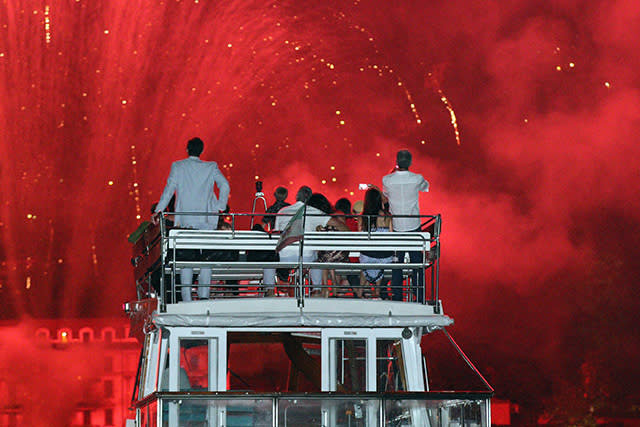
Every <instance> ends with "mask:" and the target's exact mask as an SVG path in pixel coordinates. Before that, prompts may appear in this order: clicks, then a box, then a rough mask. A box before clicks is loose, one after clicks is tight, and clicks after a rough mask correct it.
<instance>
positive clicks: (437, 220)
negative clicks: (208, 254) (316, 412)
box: [132, 212, 442, 311]
mask: <svg viewBox="0 0 640 427" xmlns="http://www.w3.org/2000/svg"><path fill="white" fill-rule="evenodd" d="M173 215H181V216H188V215H197V216H205V215H209V216H220V217H223V218H225V219H229V218H230V219H231V221H230V222H231V230H230V233H231V238H235V237H236V232H239V231H244V230H240V229H239V228H238V225H239V224H240V223H241V219H243V218H254V217H262V216H265V215H270V216H286V217H291V215H289V214H278V213H276V214H271V213H269V214H266V213H224V214H223V213H220V214H207V213H203V212H176V213H162V215H161V220H160V221H159V222H160V224H159V229H160V230H159V231H160V232H159V235H160V239H159V240H160V242H158V243H157V244H159V245H161V246H160V247H161V248H162V250H160V258H161V259H160V263H159V266H158V267H159V268H160V270H161V271H164V266H168V267H169V268H170V278H172V280H171V281H172V282H173V283H169V282H168V281H167V280H166V279H167V278H166V277H165V274H164V273H161V274H159V277H158V278H156V279H155V280H156V281H157V282H159V283H158V284H159V288H160V289H159V295H158V297H159V298H160V302H161V304H160V310H161V311H165V310H166V304H167V303H171V302H175V291H176V289H175V286H173V284H175V277H176V274H177V272H178V269H179V268H181V267H185V266H201V265H208V266H215V267H216V269H218V270H225V269H226V270H232V269H237V270H243V269H246V270H247V271H252V264H251V263H253V270H258V269H259V268H263V267H267V268H270V267H276V268H290V267H291V266H290V265H288V264H286V263H281V262H276V263H275V264H272V263H271V262H267V263H259V265H258V263H256V262H253V261H252V262H248V263H246V264H244V263H243V262H242V261H236V262H226V261H203V262H196V261H187V260H182V261H173V260H175V259H176V257H175V255H176V254H175V245H173V253H172V255H173V258H172V259H173V260H171V257H168V255H169V252H167V249H168V242H169V241H170V240H171V239H172V237H170V236H169V230H170V229H171V228H169V226H168V221H170V219H171V217H172V216H173ZM308 216H326V215H317V214H308ZM341 216H345V217H349V218H366V217H372V215H368V216H367V215H364V216H363V215H341ZM397 217H403V218H405V217H406V218H420V219H421V221H422V226H421V230H422V231H428V232H429V233H430V234H429V237H428V239H427V238H425V237H423V236H422V235H420V236H421V239H423V245H424V247H425V248H426V252H425V251H422V254H421V262H420V263H419V264H418V265H417V268H419V269H422V271H423V272H422V273H421V274H424V279H425V280H424V282H423V283H422V295H424V297H423V301H421V302H422V303H427V304H431V305H435V306H436V309H438V301H439V286H438V282H439V270H440V256H439V254H440V233H441V227H442V223H441V216H440V214H437V215H397ZM202 231H204V230H202ZM212 231H213V230H212ZM256 233H260V232H259V231H256ZM321 233H325V232H308V233H306V234H305V235H312V236H313V238H314V239H316V238H317V237H319V234H321ZM326 233H327V236H328V237H329V238H330V237H331V233H335V232H332V231H329V232H326ZM338 233H343V234H342V235H344V233H348V232H338ZM361 233H366V236H368V239H369V240H376V239H381V237H380V235H379V234H377V233H376V232H372V231H367V232H360V234H359V236H360V237H362V234H361ZM267 234H268V235H269V236H270V237H271V238H272V239H274V238H275V237H277V236H278V235H279V232H277V231H272V232H267ZM381 234H382V233H381ZM384 235H385V237H386V238H390V239H393V233H384ZM336 237H337V236H336ZM354 237H355V236H354ZM310 238H311V237H307V239H310ZM181 239H188V237H185V236H182V237H181ZM274 240H275V239H274ZM409 242H410V241H409ZM272 243H273V242H272ZM153 244H154V245H155V244H156V243H153ZM409 244H410V243H409ZM240 246H241V245H240ZM408 247H411V246H408ZM314 249H315V248H314ZM234 250H236V249H234ZM237 250H241V251H243V249H242V248H239V249H237ZM266 250H268V249H266ZM326 250H338V249H336V248H333V249H328V248H327V249H326ZM363 250H365V248H364V247H363ZM367 250H375V249H370V248H367ZM387 250H388V249H387ZM409 250H410V249H409ZM146 252H147V253H149V252H150V249H149V248H147V249H146ZM141 256H144V254H143V255H141ZM141 256H137V257H135V256H134V259H135V260H137V259H138V258H140V257H141ZM134 259H132V262H134ZM136 262H137V261H136ZM225 263H228V266H224V265H223V264H225ZM298 264H299V268H298V270H300V267H301V268H302V269H305V270H306V269H307V268H320V269H332V270H334V269H340V270H341V271H343V272H344V271H345V268H347V269H348V270H352V271H353V272H354V273H353V274H355V273H357V272H358V271H360V270H365V269H375V267H373V265H371V264H369V265H363V264H358V263H351V264H348V263H340V264H337V263H319V262H303V261H302V260H301V261H300V262H299V263H298ZM134 265H135V262H134ZM154 266H155V264H154ZM376 266H377V267H379V268H380V269H393V268H394V267H399V266H398V264H396V263H394V265H389V264H381V265H376ZM367 267H368V268H367ZM372 267H373V268H372ZM401 268H402V269H403V270H405V271H406V270H407V269H416V263H409V264H406V263H402V267H401ZM426 269H428V270H430V276H431V277H430V282H431V286H430V288H431V289H430V294H429V295H430V296H429V298H428V299H427V298H426V296H427V292H426V291H427V289H428V288H427V283H426V282H427V280H426V279H427V275H426V271H424V270H426ZM151 274H152V273H151V272H147V274H146V275H145V276H144V279H145V280H146V282H145V283H147V282H148V283H147V285H148V286H149V292H150V291H151V289H150V288H151V283H150V281H151V278H150V276H151ZM156 274H157V273H156ZM297 276H298V280H297V281H296V283H295V288H297V289H298V291H297V292H296V297H297V298H299V299H300V300H301V301H300V303H301V304H304V298H305V286H304V281H305V277H304V276H303V275H301V274H298V275H297ZM136 279H137V281H138V282H140V281H141V280H142V279H139V278H136ZM138 284H139V286H140V283H138ZM332 287H334V285H332ZM348 288H350V289H354V288H353V287H352V286H348ZM168 291H169V292H168ZM167 295H169V296H170V298H167Z"/></svg>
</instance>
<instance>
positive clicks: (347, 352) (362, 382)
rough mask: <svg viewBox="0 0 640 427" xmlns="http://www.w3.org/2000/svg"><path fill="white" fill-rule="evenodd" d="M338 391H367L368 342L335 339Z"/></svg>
mask: <svg viewBox="0 0 640 427" xmlns="http://www.w3.org/2000/svg"><path fill="white" fill-rule="evenodd" d="M334 341H335V348H336V353H335V357H336V364H335V366H336V372H335V375H336V391H342V392H345V393H355V392H360V391H367V340H364V339H335V340H334Z"/></svg>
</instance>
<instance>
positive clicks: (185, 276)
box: [180, 268, 211, 302]
mask: <svg viewBox="0 0 640 427" xmlns="http://www.w3.org/2000/svg"><path fill="white" fill-rule="evenodd" d="M180 283H181V284H182V289H181V292H182V301H184V302H187V301H191V285H192V284H193V268H183V269H181V270H180ZM198 284H199V285H200V286H198V298H200V299H209V292H210V287H211V268H200V274H198ZM203 285H204V286H203Z"/></svg>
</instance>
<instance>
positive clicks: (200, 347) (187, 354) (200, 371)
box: [178, 339, 209, 391]
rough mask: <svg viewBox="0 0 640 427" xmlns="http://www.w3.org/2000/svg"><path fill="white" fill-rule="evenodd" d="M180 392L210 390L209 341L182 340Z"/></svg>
mask: <svg viewBox="0 0 640 427" xmlns="http://www.w3.org/2000/svg"><path fill="white" fill-rule="evenodd" d="M178 384H179V386H180V391H187V390H189V391H194V390H196V391H206V390H208V388H209V341H208V340H206V339H180V373H179V380H178Z"/></svg>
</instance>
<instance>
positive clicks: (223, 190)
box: [213, 166, 231, 211]
mask: <svg viewBox="0 0 640 427" xmlns="http://www.w3.org/2000/svg"><path fill="white" fill-rule="evenodd" d="M215 168H216V169H215V171H214V173H213V180H214V181H215V183H216V184H217V185H218V190H219V196H218V210H219V211H224V210H225V209H226V208H227V202H228V201H229V192H230V191H231V188H230V187H229V181H227V178H225V176H224V174H223V173H222V172H220V169H218V166H215Z"/></svg>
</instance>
